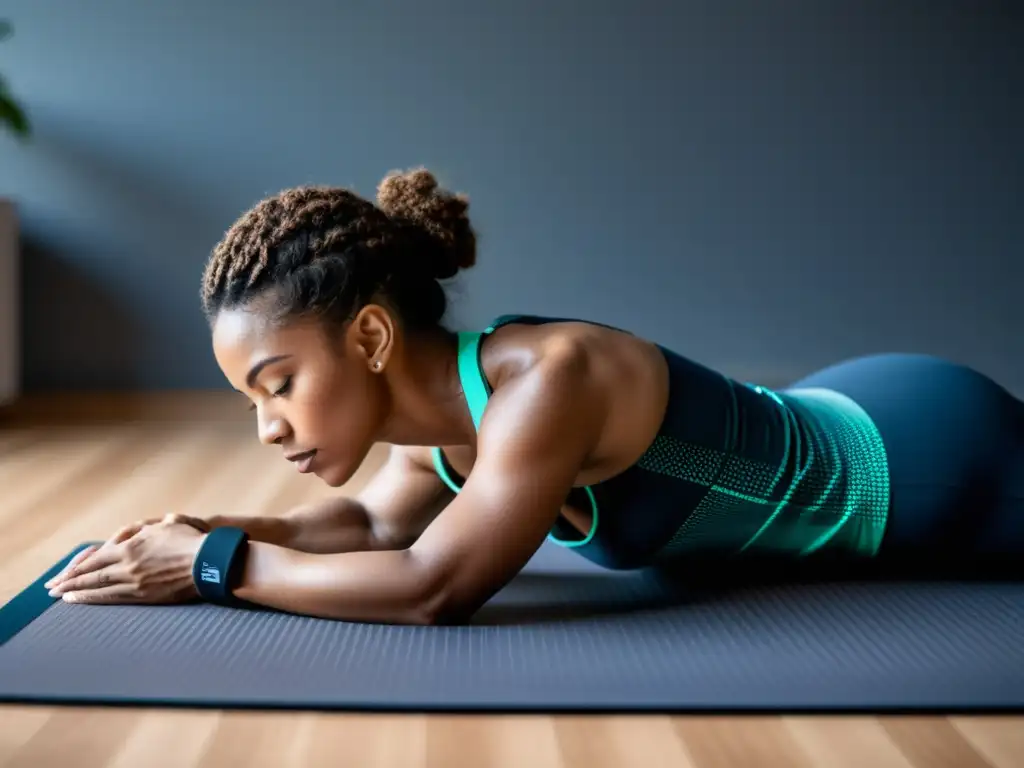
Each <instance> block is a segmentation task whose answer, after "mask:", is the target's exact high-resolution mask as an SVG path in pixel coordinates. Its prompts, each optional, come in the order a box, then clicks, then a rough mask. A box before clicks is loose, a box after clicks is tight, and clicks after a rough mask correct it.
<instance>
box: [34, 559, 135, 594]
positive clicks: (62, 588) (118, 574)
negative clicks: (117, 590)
mask: <svg viewBox="0 0 1024 768" xmlns="http://www.w3.org/2000/svg"><path fill="white" fill-rule="evenodd" d="M131 582H132V580H131V579H128V578H126V576H125V569H124V567H123V566H120V565H119V564H117V565H109V566H107V567H106V568H100V569H99V570H97V571H92V572H90V573H85V574H82V575H81V576H75V577H74V578H71V579H68V580H67V581H64V582H62V583H60V584H58V585H57V586H55V587H54V588H53V589H51V590H50V597H63V596H64V595H66V594H68V593H69V592H81V591H82V590H90V589H103V588H104V587H112V586H121V585H124V584H128V585H129V586H131Z"/></svg>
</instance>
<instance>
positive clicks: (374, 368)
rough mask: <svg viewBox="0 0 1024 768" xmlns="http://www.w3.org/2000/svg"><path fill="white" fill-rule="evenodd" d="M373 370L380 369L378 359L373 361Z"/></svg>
mask: <svg viewBox="0 0 1024 768" xmlns="http://www.w3.org/2000/svg"><path fill="white" fill-rule="evenodd" d="M373 370H375V371H379V370H380V360H378V361H377V362H375V363H374V364H373Z"/></svg>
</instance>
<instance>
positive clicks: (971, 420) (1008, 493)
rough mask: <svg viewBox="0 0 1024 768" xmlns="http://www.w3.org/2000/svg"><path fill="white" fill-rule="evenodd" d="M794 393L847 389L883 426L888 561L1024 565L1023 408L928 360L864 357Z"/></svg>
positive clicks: (884, 551)
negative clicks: (888, 489)
mask: <svg viewBox="0 0 1024 768" xmlns="http://www.w3.org/2000/svg"><path fill="white" fill-rule="evenodd" d="M792 386H793V387H794V388H795V387H827V388H829V389H832V390H836V391H838V392H841V393H843V394H845V395H847V396H848V397H850V398H852V399H853V400H855V401H856V402H857V403H859V404H860V406H861V407H862V408H863V409H864V410H865V411H867V412H868V413H869V414H870V415H871V417H872V419H874V421H875V424H876V426H877V427H878V430H879V432H880V433H881V435H882V440H883V442H884V444H885V449H886V453H887V456H888V461H889V469H890V482H891V506H890V517H889V524H888V528H887V530H886V534H885V538H884V539H883V541H882V546H881V550H880V552H879V557H880V559H882V560H885V559H887V558H888V559H889V560H896V561H905V560H908V559H915V558H916V559H923V560H924V561H928V560H929V559H931V560H942V561H946V562H951V561H957V560H959V561H975V562H977V561H986V560H991V559H993V558H994V559H1005V560H1008V561H1011V562H1012V561H1016V562H1017V563H1021V562H1024V402H1022V401H1021V400H1018V399H1017V398H1015V397H1014V396H1013V395H1011V394H1010V393H1009V392H1008V391H1007V390H1006V389H1004V388H1003V387H1001V386H1000V385H999V384H997V383H996V382H994V381H992V380H991V379H989V378H987V377H986V376H984V375H982V374H981V373H979V372H977V371H975V370H973V369H971V368H968V367H965V366H963V365H958V364H955V363H952V362H949V361H946V360H941V359H938V358H934V357H930V356H927V355H912V354H884V355H872V356H868V357H860V358H855V359H852V360H847V361H845V362H842V363H839V364H837V365H834V366H831V367H829V368H825V369H823V370H820V371H818V372H816V373H813V374H811V375H810V376H808V377H806V378H804V379H802V380H800V381H798V382H795V383H794V384H792Z"/></svg>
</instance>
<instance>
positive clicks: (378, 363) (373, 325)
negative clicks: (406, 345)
mask: <svg viewBox="0 0 1024 768" xmlns="http://www.w3.org/2000/svg"><path fill="white" fill-rule="evenodd" d="M397 330H398V329H397V323H396V322H395V319H394V317H393V316H392V315H391V313H390V312H388V310H386V309H385V308H384V307H382V306H380V305H379V304H367V305H366V306H365V307H363V308H362V309H361V310H359V313H358V314H357V315H356V316H355V317H354V318H353V319H352V322H351V323H350V324H349V327H348V333H347V334H346V335H347V337H348V338H347V339H346V346H347V347H348V348H349V349H350V350H352V351H353V352H354V354H355V355H356V356H357V358H358V359H359V360H362V361H365V363H366V367H367V368H369V369H370V371H371V372H372V373H381V372H382V371H383V370H384V369H385V368H386V367H387V364H388V360H389V358H390V357H391V355H392V353H393V352H394V349H395V334H396V332H397Z"/></svg>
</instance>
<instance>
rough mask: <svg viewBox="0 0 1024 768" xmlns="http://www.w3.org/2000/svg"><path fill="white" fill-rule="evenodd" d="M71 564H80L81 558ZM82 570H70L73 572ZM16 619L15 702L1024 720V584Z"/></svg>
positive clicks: (531, 573) (28, 593) (33, 613)
mask: <svg viewBox="0 0 1024 768" xmlns="http://www.w3.org/2000/svg"><path fill="white" fill-rule="evenodd" d="M69 557H70V555H69ZM62 563H63V561H62ZM62 563H57V564H55V566H54V568H52V569H51V570H50V571H49V572H48V573H47V574H44V575H42V576H41V577H40V579H39V580H38V581H37V582H36V583H34V584H33V585H31V586H30V587H29V588H27V589H26V590H25V591H24V592H22V593H21V594H20V595H19V596H18V597H16V598H15V599H14V600H12V601H11V602H10V603H8V605H6V606H4V608H3V609H2V610H0V643H2V644H0V700H2V701H8V702H10V701H35V702H51V703H98V704H104V703H108V704H124V703H127V704H136V705H139V704H159V705H188V706H216V707H273V708H308V709H337V708H342V709H376V710H380V709H391V710H421V711H422V710H478V709H479V710H505V711H512V710H520V711H522V710H536V711H556V710H577V711H580V710H604V711H629V710H647V711H651V710H656V711H687V710H719V711H730V710H752V709H753V710H773V709H787V710H796V709H799V710H853V709H871V710H879V709H886V708H896V709H936V710H946V711H950V710H960V711H963V710H971V709H1005V708H1019V707H1022V706H1024V585H1022V584H1013V583H1004V584H970V583H966V584H944V583H917V584H908V583H903V584H872V583H860V584H857V583H843V584H824V583H820V584H805V585H802V586H799V585H792V584H789V585H785V584H780V585H776V586H771V587H760V588H750V587H748V588H736V589H735V590H731V591H725V592H722V593H720V594H714V595H709V594H704V595H699V594H697V593H695V592H694V593H689V594H687V593H685V592H684V591H680V590H675V591H674V592H673V593H672V594H668V593H666V592H665V591H664V590H663V588H662V587H661V586H659V585H658V584H657V583H655V581H654V580H652V579H650V578H649V577H646V576H644V575H642V574H613V573H606V572H603V571H599V570H597V569H596V568H594V567H593V566H590V565H589V564H587V563H585V562H582V561H581V559H579V558H576V557H574V556H573V555H572V553H569V552H564V551H562V550H558V549H556V548H549V547H548V545H545V548H544V549H542V550H541V552H539V553H538V555H537V557H535V558H534V560H533V561H531V563H530V565H529V567H528V568H527V570H526V571H525V572H524V573H523V574H522V575H521V576H520V577H519V578H518V579H517V580H516V581H514V582H513V583H512V584H511V585H509V586H508V587H507V588H506V589H505V590H503V591H502V592H501V593H499V594H498V595H497V596H496V597H495V598H494V600H493V601H492V602H491V603H489V604H488V605H487V606H486V607H485V608H484V610H483V611H482V612H481V613H480V614H479V615H478V617H477V619H476V622H475V623H474V624H473V625H471V626H468V627H441V628H437V627H389V626H380V625H366V624H348V623H343V622H331V621H324V620H317V619H311V618H306V617H299V616H292V615H288V614H282V613H275V612H264V611H249V610H236V609H226V608H220V607H214V606H208V605H190V606H167V607H164V606H159V607H129V606H110V607H100V606H71V605H67V604H65V603H62V602H60V601H53V600H51V599H50V598H49V597H48V596H47V595H46V591H45V589H43V587H42V582H43V581H45V580H46V579H47V578H49V574H50V573H53V572H56V570H58V569H59V568H60V567H61V565H62Z"/></svg>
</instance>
